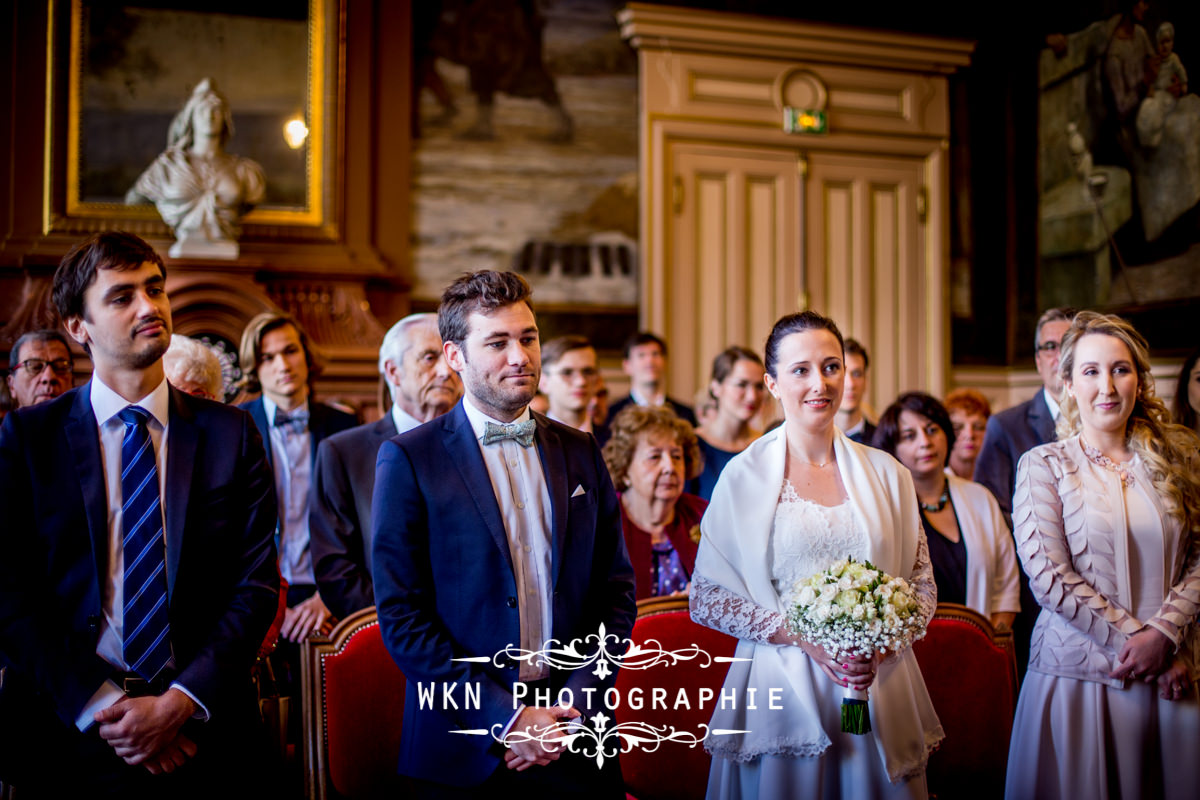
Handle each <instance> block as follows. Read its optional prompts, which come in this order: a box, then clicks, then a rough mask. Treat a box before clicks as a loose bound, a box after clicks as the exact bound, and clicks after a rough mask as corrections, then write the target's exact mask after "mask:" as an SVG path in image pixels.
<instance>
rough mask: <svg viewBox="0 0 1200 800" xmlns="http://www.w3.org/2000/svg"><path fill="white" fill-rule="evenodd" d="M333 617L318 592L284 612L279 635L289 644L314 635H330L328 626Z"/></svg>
mask: <svg viewBox="0 0 1200 800" xmlns="http://www.w3.org/2000/svg"><path fill="white" fill-rule="evenodd" d="M332 616H333V615H332V614H331V613H330V611H329V609H328V608H326V607H325V603H324V601H323V600H321V593H320V592H317V593H315V594H313V596H312V597H310V598H308V599H307V600H305V601H303V602H301V603H297V604H296V605H294V606H292V607H291V608H289V609H288V610H287V611H285V612H283V627H282V628H280V629H279V635H280V636H282V637H283V638H285V639H287V640H288V641H289V642H302V641H304V640H305V639H307V638H308V637H309V636H311V635H312V634H314V633H328V632H329V631H328V629H327V626H328V625H329V620H330V618H331V617H332Z"/></svg>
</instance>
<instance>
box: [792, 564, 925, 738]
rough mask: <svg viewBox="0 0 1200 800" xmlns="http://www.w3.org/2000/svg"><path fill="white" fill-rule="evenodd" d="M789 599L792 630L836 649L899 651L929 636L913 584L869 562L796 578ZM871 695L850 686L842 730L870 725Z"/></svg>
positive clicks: (857, 652) (835, 566)
mask: <svg viewBox="0 0 1200 800" xmlns="http://www.w3.org/2000/svg"><path fill="white" fill-rule="evenodd" d="M786 601H787V605H788V609H789V610H788V614H787V620H788V627H789V628H790V629H791V631H792V633H794V634H795V635H797V636H799V637H801V638H802V639H804V640H805V641H808V642H810V643H812V644H815V645H819V646H821V647H823V648H825V650H826V651H827V652H829V653H832V654H842V653H845V654H848V655H852V656H874V654H875V653H876V652H877V651H879V650H889V651H891V652H899V651H900V650H903V649H904V648H906V647H908V646H909V645H911V644H912V643H913V641H914V640H916V639H919V638H921V637H922V636H924V635H925V620H924V618H923V617H922V616H921V614H920V613H919V606H918V604H917V596H916V592H914V591H913V588H912V586H910V585H909V583H908V581H906V580H904V579H903V578H893V577H892V576H891V575H888V574H887V573H885V572H883V571H882V570H880V569H878V568H877V567H876V566H875V565H874V564H872V563H871V562H870V561H855V560H854V559H852V558H848V559H842V560H840V561H835V562H834V563H833V564H832V565H830V567H829V568H828V569H826V570H825V571H823V572H818V573H817V574H816V575H814V576H812V577H811V578H808V579H806V580H802V581H798V582H797V583H796V585H795V586H793V587H792V590H791V592H790V593H789V595H788V597H787V598H786ZM869 700H870V698H869V696H868V693H867V690H866V689H852V688H849V687H847V688H846V690H845V693H844V695H843V697H842V732H843V733H854V734H864V733H867V732H869V731H870V730H871V714H870V707H869V705H868V703H869Z"/></svg>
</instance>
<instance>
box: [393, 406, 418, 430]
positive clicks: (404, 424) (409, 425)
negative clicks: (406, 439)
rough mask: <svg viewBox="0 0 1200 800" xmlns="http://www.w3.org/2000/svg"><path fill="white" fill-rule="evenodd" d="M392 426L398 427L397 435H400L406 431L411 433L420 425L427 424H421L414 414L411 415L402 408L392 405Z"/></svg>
mask: <svg viewBox="0 0 1200 800" xmlns="http://www.w3.org/2000/svg"><path fill="white" fill-rule="evenodd" d="M392 424H393V425H395V426H396V433H398V434H400V433H404V432H406V431H411V430H412V429H413V428H415V427H417V426H418V425H424V424H425V423H423V422H421V420H419V419H417V418H416V417H414V416H413V415H412V414H409V413H408V412H407V411H405V410H404V409H403V408H401V407H400V406H398V405H396V404H395V403H392Z"/></svg>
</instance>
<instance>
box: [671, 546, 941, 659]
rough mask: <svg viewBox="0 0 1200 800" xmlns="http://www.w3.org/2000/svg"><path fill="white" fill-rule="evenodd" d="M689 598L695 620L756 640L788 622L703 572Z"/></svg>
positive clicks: (694, 579)
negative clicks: (711, 579) (707, 576)
mask: <svg viewBox="0 0 1200 800" xmlns="http://www.w3.org/2000/svg"><path fill="white" fill-rule="evenodd" d="M926 561H928V558H927V559H926ZM930 574H931V575H932V573H930ZM930 580H931V581H932V577H931V578H930ZM688 598H689V599H688V607H689V609H690V610H691V614H692V619H693V620H695V621H696V622H698V623H700V624H701V625H704V626H707V627H709V628H713V629H715V630H718V631H721V632H722V633H728V634H729V635H730V636H735V637H737V638H738V639H745V640H747V641H750V642H754V643H755V644H770V638H771V636H772V634H774V633H775V631H777V630H779V626H781V625H783V623H784V617H783V614H780V613H779V612H777V611H772V610H770V609H769V608H764V607H762V606H760V605H759V604H758V603H755V602H754V601H753V600H748V599H746V598H745V597H742V596H741V595H740V594H737V593H735V592H731V591H729V590H728V589H726V588H725V587H724V586H721V585H720V584H718V583H713V582H712V581H710V580H708V579H706V578H705V577H704V576H703V575H701V574H700V573H699V572H697V573H694V574H693V575H692V588H691V590H690V591H689V592H688Z"/></svg>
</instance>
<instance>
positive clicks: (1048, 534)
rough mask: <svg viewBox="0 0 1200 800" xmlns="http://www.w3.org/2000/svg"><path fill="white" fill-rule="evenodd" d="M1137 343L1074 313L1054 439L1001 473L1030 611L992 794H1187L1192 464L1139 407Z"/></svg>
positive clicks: (1199, 576)
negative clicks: (1024, 661)
mask: <svg viewBox="0 0 1200 800" xmlns="http://www.w3.org/2000/svg"><path fill="white" fill-rule="evenodd" d="M1147 349H1148V348H1147V345H1146V340H1145V339H1144V338H1142V336H1141V335H1140V334H1138V332H1137V331H1135V330H1134V329H1133V328H1132V326H1130V325H1129V323H1128V322H1126V321H1125V320H1123V319H1121V318H1120V317H1114V316H1108V315H1104V314H1097V313H1095V312H1092V311H1082V312H1080V313H1079V314H1078V315H1076V317H1075V319H1074V321H1073V322H1072V323H1071V327H1070V329H1068V330H1067V332H1066V335H1064V336H1063V340H1062V350H1061V353H1062V354H1061V356H1060V357H1059V371H1060V374H1061V375H1062V378H1063V383H1064V392H1063V397H1062V401H1061V404H1060V409H1061V418H1060V420H1059V423H1058V441H1055V442H1051V443H1049V444H1044V445H1040V446H1038V447H1035V448H1033V449H1032V450H1030V451H1029V452H1027V453H1026V454H1025V455H1024V456H1023V457H1022V458H1021V461H1020V463H1019V465H1018V466H1017V483H1016V487H1017V488H1016V494H1015V496H1014V499H1013V522H1014V523H1015V526H1016V531H1015V533H1016V539H1017V551H1018V553H1019V554H1020V557H1021V562H1022V563H1023V565H1024V567H1025V571H1026V572H1027V573H1028V574H1029V588H1030V589H1031V590H1032V591H1033V594H1034V596H1035V597H1036V598H1037V601H1038V604H1039V605H1040V606H1041V613H1040V614H1039V615H1038V619H1037V624H1036V626H1035V627H1034V630H1033V644H1032V647H1031V648H1030V655H1029V671H1028V672H1027V673H1026V675H1025V682H1024V683H1023V684H1022V685H1021V697H1020V700H1019V701H1018V703H1017V713H1016V719H1015V721H1014V723H1013V738H1012V744H1011V746H1010V748H1009V757H1008V763H1009V764H1011V765H1013V766H1014V768H1013V769H1010V770H1009V771H1008V779H1007V785H1006V792H1005V795H1006V797H1008V798H1012V800H1017V799H1018V798H1021V799H1022V800H1023V798H1026V797H1039V798H1065V797H1072V798H1073V797H1109V798H1122V797H1123V798H1135V797H1156V798H1193V797H1195V796H1196V787H1197V786H1200V758H1197V757H1196V741H1197V740H1198V739H1200V702H1198V701H1197V697H1196V689H1195V680H1196V678H1197V674H1196V666H1197V662H1196V655H1197V652H1198V650H1200V647H1198V645H1200V641H1198V637H1197V634H1196V620H1197V617H1198V616H1200V458H1198V457H1197V449H1198V448H1200V439H1198V438H1197V436H1196V434H1195V433H1194V432H1193V431H1191V430H1188V429H1187V428H1185V427H1183V426H1182V425H1177V424H1174V423H1172V422H1171V421H1170V417H1169V416H1168V414H1167V409H1166V406H1165V405H1164V404H1163V403H1162V401H1161V400H1159V399H1158V398H1157V397H1156V396H1155V395H1154V388H1153V387H1154V381H1153V378H1151V375H1150V361H1149V357H1148V355H1147Z"/></svg>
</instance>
